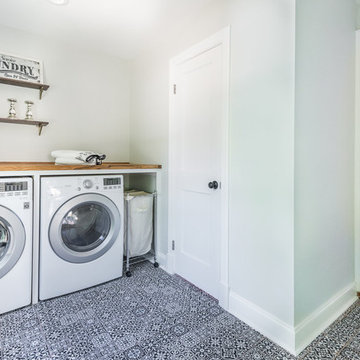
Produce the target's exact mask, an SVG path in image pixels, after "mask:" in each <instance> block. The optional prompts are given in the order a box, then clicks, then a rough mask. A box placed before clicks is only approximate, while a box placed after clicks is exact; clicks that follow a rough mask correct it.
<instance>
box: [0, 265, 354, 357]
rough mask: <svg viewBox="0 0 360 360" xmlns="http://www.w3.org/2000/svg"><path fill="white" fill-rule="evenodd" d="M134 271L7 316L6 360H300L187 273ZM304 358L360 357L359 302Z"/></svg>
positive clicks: (2, 340)
mask: <svg viewBox="0 0 360 360" xmlns="http://www.w3.org/2000/svg"><path fill="white" fill-rule="evenodd" d="M133 270H134V275H133V277H131V278H125V277H124V278H122V279H118V280H114V281H111V282H109V283H106V284H103V285H100V286H97V287H94V288H91V289H87V290H83V291H80V292H77V293H74V294H70V295H66V296H63V297H60V298H56V299H53V300H48V301H44V302H41V303H39V304H36V305H34V306H29V307H26V308H24V309H20V310H17V311H14V312H11V313H8V314H4V315H2V316H0V359H1V360H10V359H11V360H15V359H16V360H20V359H29V360H30V359H31V360H32V359H41V360H49V359H59V360H68V359H84V360H92V359H128V360H132V359H142V360H146V359H174V360H181V359H206V360H216V359H253V360H267V359H268V360H277V359H279V360H280V359H281V360H285V359H295V358H294V357H292V356H291V355H290V354H288V353H286V352H285V351H284V350H283V349H281V348H280V347H278V346H276V345H275V344H274V343H272V342H271V341H269V340H268V339H266V338H265V337H263V336H262V335H260V334H259V333H258V332H256V331H255V330H253V329H251V328H250V327H249V326H247V325H246V324H244V323H243V322H241V321H239V320H237V319H236V318H235V317H233V316H232V315H230V314H229V313H227V312H225V311H224V310H223V309H221V308H220V307H219V306H218V305H217V302H216V301H215V300H214V299H213V298H211V297H210V296H209V295H207V294H205V293H204V292H202V291H200V290H199V289H197V288H195V287H194V286H192V285H191V284H189V283H187V282H186V281H184V280H183V279H181V278H180V277H178V276H170V275H168V274H166V273H165V272H164V271H163V270H160V269H155V268H154V267H153V266H152V265H151V264H150V263H142V264H137V265H135V266H134V268H133ZM298 359H303V360H310V359H321V360H322V359H339V360H343V359H351V360H356V359H360V302H357V303H356V304H355V305H353V306H352V307H351V308H350V309H349V310H348V311H347V312H346V313H345V314H344V315H343V316H342V317H341V318H339V319H338V320H337V321H336V322H335V324H333V325H332V326H331V327H330V328H329V329H327V330H326V331H325V332H324V334H322V335H321V336H319V337H318V338H317V339H316V340H315V341H314V343H313V344H311V345H310V346H309V347H308V348H307V349H305V350H304V352H303V353H302V354H301V355H300V356H299V357H298Z"/></svg>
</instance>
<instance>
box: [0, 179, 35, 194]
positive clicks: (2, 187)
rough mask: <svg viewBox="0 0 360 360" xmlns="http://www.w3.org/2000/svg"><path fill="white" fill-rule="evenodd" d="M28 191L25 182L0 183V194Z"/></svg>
mask: <svg viewBox="0 0 360 360" xmlns="http://www.w3.org/2000/svg"><path fill="white" fill-rule="evenodd" d="M27 189H28V183H27V182H26V181H19V182H0V192H8V191H25V190H27Z"/></svg>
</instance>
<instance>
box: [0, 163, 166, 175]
mask: <svg viewBox="0 0 360 360" xmlns="http://www.w3.org/2000/svg"><path fill="white" fill-rule="evenodd" d="M141 169H143V170H151V169H161V165H148V164H131V163H128V162H104V163H103V164H102V165H55V163H53V162H0V171H20V172H23V171H56V170H63V171H64V170H70V171H74V170H141ZM0 176H1V173H0Z"/></svg>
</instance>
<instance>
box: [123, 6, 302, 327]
mask: <svg viewBox="0 0 360 360" xmlns="http://www.w3.org/2000/svg"><path fill="white" fill-rule="evenodd" d="M294 10H295V3H294V1H288V0H228V1H226V2H225V1H222V0H216V1H213V3H212V5H211V6H209V7H207V8H205V9H203V10H202V11H201V13H200V14H194V16H193V17H190V18H188V19H186V20H185V22H184V24H183V26H182V27H181V29H176V30H174V31H171V29H169V31H168V34H167V35H168V37H167V42H166V41H164V44H165V45H164V46H163V47H161V48H156V49H149V51H148V52H146V53H144V54H143V55H142V56H141V57H140V58H137V59H136V60H135V61H134V62H133V64H132V74H133V77H132V85H131V86H132V93H131V131H130V133H131V141H130V144H131V145H130V153H131V161H144V162H157V163H161V164H163V165H164V181H163V182H164V188H163V192H162V193H163V194H162V196H163V199H162V201H163V206H164V205H165V204H166V202H167V199H166V197H167V181H166V172H167V151H168V85H169V84H168V81H169V80H168V79H169V59H170V58H171V57H173V56H175V55H177V54H178V53H180V52H181V51H183V50H185V49H186V48H188V47H190V46H191V45H193V44H195V43H196V42H198V41H201V40H203V39H204V38H206V37H208V36H210V35H212V34H213V33H215V32H217V31H218V30H220V29H221V28H223V27H225V26H226V25H228V24H230V25H231V32H232V35H231V37H232V42H231V53H232V59H231V68H232V70H231V71H232V74H231V98H232V100H231V111H230V112H231V124H230V127H231V134H230V141H231V144H230V147H231V150H230V164H231V170H230V172H231V173H230V184H231V189H230V198H231V201H230V286H231V289H232V291H233V292H235V293H236V294H238V295H239V296H241V297H244V298H246V299H247V300H248V301H250V302H251V303H254V304H256V305H257V306H259V307H261V308H262V309H264V310H265V311H267V312H269V313H271V314H272V315H273V316H275V317H276V318H279V319H281V321H283V322H285V323H287V324H290V325H291V324H292V323H293V292H294V289H293V255H292V254H293V232H292V229H293V226H292V219H293V167H294V164H293V125H294V124H293V113H294V109H293V98H294V94H293V90H294V65H293V64H294V29H295V14H294ZM175 31H178V32H175ZM174 39H176V41H175V40H174ZM164 209H165V208H164ZM165 216H166V214H164V215H163V217H165ZM161 236H162V239H163V242H162V244H161V250H162V251H163V252H166V249H167V229H166V221H165V222H164V227H163V229H161ZM279 289H281V291H279Z"/></svg>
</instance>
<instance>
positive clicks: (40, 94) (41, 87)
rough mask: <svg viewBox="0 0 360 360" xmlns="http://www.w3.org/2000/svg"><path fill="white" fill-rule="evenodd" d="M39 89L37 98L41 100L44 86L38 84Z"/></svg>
mask: <svg viewBox="0 0 360 360" xmlns="http://www.w3.org/2000/svg"><path fill="white" fill-rule="evenodd" d="M39 91H40V93H39V98H40V100H41V98H42V94H43V92H44V87H43V86H40V89H39Z"/></svg>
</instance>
